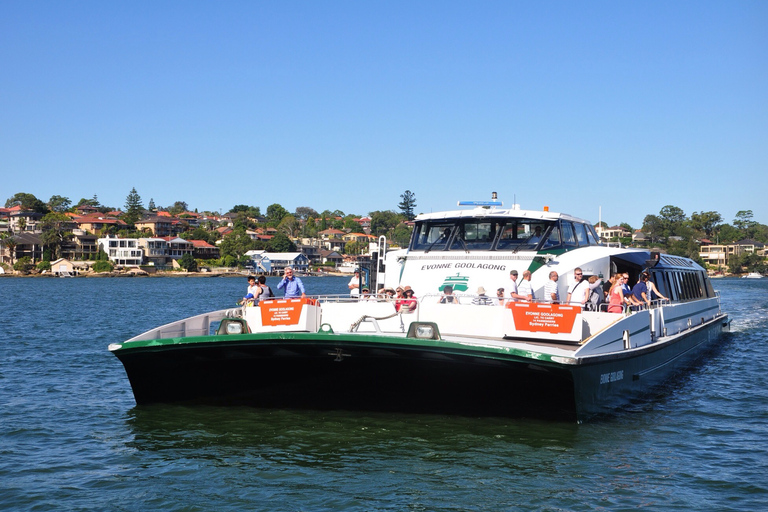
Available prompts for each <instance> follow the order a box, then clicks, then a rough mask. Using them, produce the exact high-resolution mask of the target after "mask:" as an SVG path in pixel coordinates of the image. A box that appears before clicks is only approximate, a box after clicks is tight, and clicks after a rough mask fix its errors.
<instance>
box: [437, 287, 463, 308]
mask: <svg viewBox="0 0 768 512" xmlns="http://www.w3.org/2000/svg"><path fill="white" fill-rule="evenodd" d="M457 299H458V297H456V296H455V295H454V294H453V286H451V285H449V284H447V285H445V287H444V288H443V295H442V296H440V301H439V302H438V304H458V303H459V301H458V300H457Z"/></svg>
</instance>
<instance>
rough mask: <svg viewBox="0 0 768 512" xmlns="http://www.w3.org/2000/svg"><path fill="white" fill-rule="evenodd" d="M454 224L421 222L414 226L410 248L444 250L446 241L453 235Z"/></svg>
mask: <svg viewBox="0 0 768 512" xmlns="http://www.w3.org/2000/svg"><path fill="white" fill-rule="evenodd" d="M453 231H454V224H453V223H452V222H451V223H444V222H443V223H436V224H429V223H426V222H425V223H423V224H420V225H417V226H416V229H415V230H414V232H413V242H412V243H411V249H412V250H423V251H430V250H434V251H441V250H445V248H446V246H447V244H448V241H449V240H450V238H451V236H452V235H453Z"/></svg>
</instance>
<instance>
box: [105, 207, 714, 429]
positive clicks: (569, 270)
mask: <svg viewBox="0 0 768 512" xmlns="http://www.w3.org/2000/svg"><path fill="white" fill-rule="evenodd" d="M461 204H462V203H460V205H461ZM470 206H471V208H469V209H459V210H454V211H447V212H439V213H429V214H422V215H419V216H418V217H417V218H416V219H415V227H414V231H413V235H412V238H411V242H410V244H409V246H408V248H406V249H401V250H396V251H390V252H387V251H386V249H385V247H384V244H385V240H382V239H380V241H379V244H380V248H379V257H378V258H374V262H373V264H372V267H371V268H370V272H369V274H370V282H369V285H370V286H371V289H372V290H378V289H380V288H382V287H384V288H393V289H394V288H396V287H398V286H406V285H408V286H410V287H411V288H412V289H413V290H414V291H415V292H416V298H415V301H416V307H415V308H414V309H411V308H407V307H402V302H400V303H399V302H398V301H395V300H391V299H386V298H383V297H382V298H378V299H377V298H369V299H367V300H361V299H360V298H357V297H349V296H348V295H346V294H344V295H326V296H313V297H307V298H292V299H274V300H263V301H261V302H260V303H259V304H258V305H257V306H255V307H242V308H234V309H225V310H220V311H215V312H211V313H206V314H202V315H198V316H194V317H190V318H187V319H183V320H179V321H176V322H172V323H170V324H167V325H163V326H160V327H157V328H155V329H152V330H150V331H148V332H145V333H143V334H140V335H138V336H136V337H134V338H131V339H129V340H127V341H124V342H122V343H113V344H111V345H110V346H109V350H110V351H111V352H112V353H113V354H114V355H115V356H117V358H118V359H119V360H120V361H121V362H122V363H123V365H124V367H125V370H126V373H127V375H128V379H129V380H130V383H131V386H132V389H133V393H134V397H135V399H136V402H137V404H139V405H142V404H150V403H157V402H177V401H195V402H205V403H211V402H213V403H218V404H222V403H236V404H246V403H247V404H251V405H256V406H259V407H302V408H313V409H359V410H378V411H400V412H420V413H448V414H451V413H456V414H473V415H500V416H520V415H524V416H537V417H545V418H557V419H571V420H575V421H578V422H582V421H586V420H589V419H592V418H594V417H597V416H600V415H603V414H610V413H613V412H615V411H616V410H617V409H619V408H621V407H622V406H624V405H626V404H627V403H629V402H630V401H631V400H632V399H633V398H636V397H638V396H641V395H643V394H644V393H647V392H649V391H652V390H654V389H657V388H658V387H659V386H660V385H662V384H663V383H664V382H666V381H667V379H669V378H670V377H671V376H672V375H674V374H675V373H677V372H679V371H680V370H682V369H685V368H687V367H689V366H690V365H691V364H692V363H694V362H695V361H697V360H698V358H700V357H701V356H702V355H703V354H704V353H705V351H706V350H707V349H709V348H712V347H715V346H717V344H718V340H719V338H720V335H721V333H722V332H723V331H724V330H725V329H727V328H728V326H729V320H728V315H727V314H726V313H725V312H723V311H721V309H720V297H719V295H718V293H717V292H715V290H714V289H713V288H712V284H711V282H710V279H709V277H708V276H707V273H706V271H705V270H704V269H703V268H702V267H700V266H699V265H698V264H696V263H695V262H694V261H692V260H690V259H688V258H683V257H680V256H671V255H666V254H659V253H654V252H650V251H647V250H642V249H630V248H625V247H607V246H604V245H602V244H600V242H599V238H598V236H597V234H596V232H595V230H594V228H593V227H592V225H591V224H590V223H589V222H587V221H584V220H582V219H578V218H576V217H573V216H570V215H567V214H564V213H554V212H549V211H548V210H547V209H545V210H543V211H537V210H520V209H518V208H504V207H503V205H502V204H501V202H499V201H496V200H495V199H494V200H493V201H487V202H470ZM577 268H579V269H581V270H582V273H583V274H584V278H585V279H586V277H587V276H590V275H594V276H598V277H599V278H603V279H605V278H606V277H607V276H610V275H614V274H616V273H624V272H626V273H628V274H629V275H630V276H631V277H630V281H631V282H630V284H634V283H633V282H634V281H637V279H638V275H640V274H641V273H642V272H647V273H648V274H649V275H650V276H651V281H653V282H654V283H655V285H656V287H657V288H658V290H659V292H660V294H661V295H660V297H667V298H668V300H664V299H661V298H655V299H654V300H652V301H650V304H648V305H644V306H635V307H622V308H620V309H621V312H620V313H612V312H608V311H607V309H606V307H605V306H606V305H605V304H603V305H602V307H600V308H598V309H596V310H588V309H586V308H582V307H581V306H580V305H578V304H553V303H550V302H545V301H544V300H543V298H544V288H545V285H546V284H547V281H548V280H549V275H550V272H551V271H553V270H554V271H557V273H558V274H559V276H560V279H559V280H558V282H557V287H558V291H559V295H560V297H563V298H565V297H566V295H567V294H568V292H569V291H570V290H572V286H573V285H574V283H575V277H574V275H575V273H576V272H575V270H576V269H577ZM513 270H515V271H517V272H518V274H519V275H520V276H521V277H522V276H523V275H524V272H526V271H528V272H530V281H529V283H530V286H531V289H532V291H533V296H534V300H532V301H502V302H501V303H499V302H495V304H496V305H492V306H491V305H478V304H477V301H476V300H474V299H476V297H477V296H476V295H475V294H474V293H473V292H474V291H475V290H478V288H480V287H484V288H486V289H489V290H496V289H497V288H500V287H506V288H507V290H508V289H509V284H510V279H511V277H510V273H511V271H513ZM526 274H527V272H526ZM521 283H522V282H521ZM448 284H451V285H452V286H451V287H453V288H454V290H458V291H460V292H461V293H457V294H456V295H455V296H456V299H455V301H454V302H453V303H451V304H445V303H442V301H441V296H442V294H443V291H444V290H445V287H446V285H448ZM473 302H474V303H473Z"/></svg>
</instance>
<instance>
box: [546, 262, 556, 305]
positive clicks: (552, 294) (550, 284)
mask: <svg viewBox="0 0 768 512" xmlns="http://www.w3.org/2000/svg"><path fill="white" fill-rule="evenodd" d="M558 278H559V276H558V275H557V272H555V271H554V270H553V271H552V272H550V273H549V281H547V284H545V285H544V302H551V303H553V304H558V303H559V302H560V290H558V288H557V280H558Z"/></svg>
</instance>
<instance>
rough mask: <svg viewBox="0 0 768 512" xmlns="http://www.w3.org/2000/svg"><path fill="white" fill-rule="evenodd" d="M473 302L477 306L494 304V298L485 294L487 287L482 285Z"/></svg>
mask: <svg viewBox="0 0 768 512" xmlns="http://www.w3.org/2000/svg"><path fill="white" fill-rule="evenodd" d="M472 304H474V305H475V306H490V305H492V304H493V300H491V298H490V297H489V296H487V295H486V294H485V288H483V287H482V286H480V287H479V288H478V289H477V297H475V298H474V299H472Z"/></svg>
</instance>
